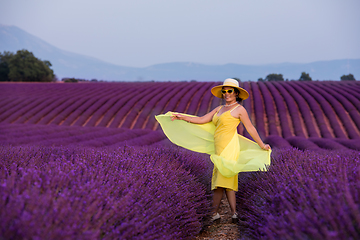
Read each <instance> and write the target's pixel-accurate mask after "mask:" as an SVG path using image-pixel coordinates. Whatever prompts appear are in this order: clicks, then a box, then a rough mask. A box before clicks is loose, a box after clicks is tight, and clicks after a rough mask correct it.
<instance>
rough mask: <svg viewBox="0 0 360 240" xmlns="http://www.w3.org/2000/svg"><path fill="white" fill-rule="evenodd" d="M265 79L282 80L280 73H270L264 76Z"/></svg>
mask: <svg viewBox="0 0 360 240" xmlns="http://www.w3.org/2000/svg"><path fill="white" fill-rule="evenodd" d="M265 81H269V82H270V81H284V77H283V75H282V74H276V73H271V74H269V75H267V76H266V78H265Z"/></svg>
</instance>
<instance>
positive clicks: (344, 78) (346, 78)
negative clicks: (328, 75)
mask: <svg viewBox="0 0 360 240" xmlns="http://www.w3.org/2000/svg"><path fill="white" fill-rule="evenodd" d="M340 79H341V81H356V79H355V77H354V75H352V74H351V73H350V74H348V75H342V76H341V77H340Z"/></svg>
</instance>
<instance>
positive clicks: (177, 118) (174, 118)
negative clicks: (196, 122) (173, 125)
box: [171, 113, 185, 121]
mask: <svg viewBox="0 0 360 240" xmlns="http://www.w3.org/2000/svg"><path fill="white" fill-rule="evenodd" d="M184 117H185V116H184V115H181V114H178V113H174V114H173V115H172V116H171V121H174V120H184Z"/></svg>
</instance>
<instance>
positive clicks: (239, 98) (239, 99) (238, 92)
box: [234, 88, 243, 104]
mask: <svg viewBox="0 0 360 240" xmlns="http://www.w3.org/2000/svg"><path fill="white" fill-rule="evenodd" d="M234 92H235V93H236V101H237V102H238V103H240V104H241V103H242V101H243V99H242V98H241V97H239V94H240V91H239V89H237V88H234Z"/></svg>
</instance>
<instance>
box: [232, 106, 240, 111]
mask: <svg viewBox="0 0 360 240" xmlns="http://www.w3.org/2000/svg"><path fill="white" fill-rule="evenodd" d="M238 106H240V105H236V107H234V108H233V109H231V110H230V112H232V111H233V110H234V109H235V108H237V107H238Z"/></svg>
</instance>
